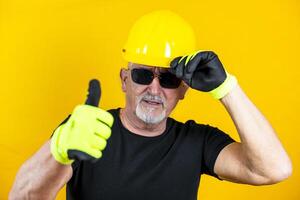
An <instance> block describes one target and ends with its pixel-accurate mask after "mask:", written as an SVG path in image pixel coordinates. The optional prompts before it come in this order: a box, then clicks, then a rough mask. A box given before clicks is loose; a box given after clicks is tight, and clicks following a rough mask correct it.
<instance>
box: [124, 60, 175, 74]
mask: <svg viewBox="0 0 300 200" xmlns="http://www.w3.org/2000/svg"><path fill="white" fill-rule="evenodd" d="M134 68H143V69H148V70H151V71H155V72H168V71H169V69H168V68H165V67H159V66H149V65H143V64H138V63H132V62H129V63H128V69H134Z"/></svg>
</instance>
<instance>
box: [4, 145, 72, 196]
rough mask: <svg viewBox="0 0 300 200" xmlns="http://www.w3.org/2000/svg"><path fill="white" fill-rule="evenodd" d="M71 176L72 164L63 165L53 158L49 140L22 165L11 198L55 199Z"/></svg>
mask: <svg viewBox="0 0 300 200" xmlns="http://www.w3.org/2000/svg"><path fill="white" fill-rule="evenodd" d="M71 176H72V168H71V166H69V165H68V166H64V165H61V164H59V163H57V162H56V161H55V160H54V159H53V157H52V155H51V153H50V142H49V141H48V142H47V143H45V145H44V146H42V148H41V149H40V150H39V151H38V152H37V153H36V154H35V155H33V156H32V157H31V158H30V159H29V160H27V161H26V162H25V163H24V164H23V165H22V167H21V168H20V170H19V172H18V173H17V176H16V180H15V183H14V185H13V187H12V189H11V191H10V194H9V199H10V200H13V199H31V200H32V199H55V196H56V194H57V192H58V191H59V190H60V189H61V187H62V186H63V185H64V184H65V183H66V182H67V181H68V180H69V179H70V178H71Z"/></svg>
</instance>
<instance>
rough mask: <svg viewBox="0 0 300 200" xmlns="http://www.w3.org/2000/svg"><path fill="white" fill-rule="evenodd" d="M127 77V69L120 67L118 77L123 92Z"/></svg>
mask: <svg viewBox="0 0 300 200" xmlns="http://www.w3.org/2000/svg"><path fill="white" fill-rule="evenodd" d="M127 78H128V75H127V70H126V69H124V68H122V69H121V70H120V79H121V84H122V91H123V92H126V82H127Z"/></svg>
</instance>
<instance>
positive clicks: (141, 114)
mask: <svg viewBox="0 0 300 200" xmlns="http://www.w3.org/2000/svg"><path fill="white" fill-rule="evenodd" d="M145 96H147V94H146V95H143V96H140V97H138V99H137V100H138V101H137V102H138V104H137V107H136V109H135V113H136V115H137V117H138V118H139V119H140V120H142V121H143V122H145V123H146V124H158V123H160V122H161V121H162V120H163V119H165V117H166V109H165V106H164V102H165V101H163V107H164V108H163V111H162V112H161V113H160V114H159V115H157V116H155V115H153V112H154V111H155V109H154V108H149V107H143V106H142V105H141V102H142V100H143V98H144V97H145Z"/></svg>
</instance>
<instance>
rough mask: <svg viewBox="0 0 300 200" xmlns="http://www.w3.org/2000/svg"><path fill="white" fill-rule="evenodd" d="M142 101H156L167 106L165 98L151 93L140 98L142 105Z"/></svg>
mask: <svg viewBox="0 0 300 200" xmlns="http://www.w3.org/2000/svg"><path fill="white" fill-rule="evenodd" d="M142 100H146V101H155V102H157V103H161V104H163V106H165V102H166V101H165V98H163V97H161V96H158V95H153V94H151V93H149V92H147V93H145V94H143V95H140V96H139V97H138V102H139V103H140V102H141V101H142Z"/></svg>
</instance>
